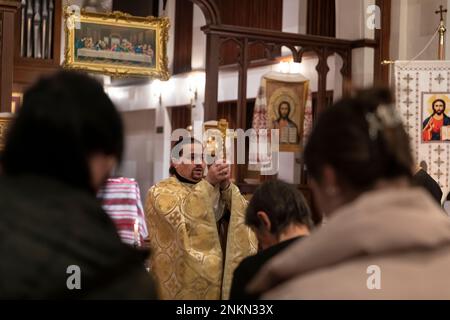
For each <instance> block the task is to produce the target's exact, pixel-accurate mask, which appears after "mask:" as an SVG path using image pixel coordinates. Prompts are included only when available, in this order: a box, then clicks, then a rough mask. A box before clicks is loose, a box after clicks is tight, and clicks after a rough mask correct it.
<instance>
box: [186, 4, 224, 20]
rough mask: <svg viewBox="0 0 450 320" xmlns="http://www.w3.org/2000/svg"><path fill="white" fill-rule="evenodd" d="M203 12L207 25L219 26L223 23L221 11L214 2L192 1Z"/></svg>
mask: <svg viewBox="0 0 450 320" xmlns="http://www.w3.org/2000/svg"><path fill="white" fill-rule="evenodd" d="M191 1H192V2H193V3H194V4H196V5H197V6H198V7H199V8H200V10H202V13H203V16H204V17H205V20H206V24H208V25H219V24H221V23H222V20H221V18H220V11H219V8H218V7H217V5H216V3H215V1H214V0H191Z"/></svg>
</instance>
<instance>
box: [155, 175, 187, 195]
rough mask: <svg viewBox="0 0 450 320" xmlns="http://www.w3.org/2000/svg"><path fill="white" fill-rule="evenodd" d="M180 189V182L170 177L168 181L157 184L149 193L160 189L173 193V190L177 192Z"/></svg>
mask: <svg viewBox="0 0 450 320" xmlns="http://www.w3.org/2000/svg"><path fill="white" fill-rule="evenodd" d="M179 187H180V182H179V181H178V180H177V179H176V178H174V177H169V178H167V179H164V180H161V181H160V182H158V183H157V184H155V185H153V186H152V187H150V189H149V192H152V191H156V190H159V189H166V190H168V191H171V190H176V189H178V188H179Z"/></svg>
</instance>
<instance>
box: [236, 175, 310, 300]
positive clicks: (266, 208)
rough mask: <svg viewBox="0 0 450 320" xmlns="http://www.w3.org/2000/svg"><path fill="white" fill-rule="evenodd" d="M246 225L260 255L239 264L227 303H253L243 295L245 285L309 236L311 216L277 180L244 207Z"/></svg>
mask: <svg viewBox="0 0 450 320" xmlns="http://www.w3.org/2000/svg"><path fill="white" fill-rule="evenodd" d="M245 218H246V219H245V222H246V224H247V225H248V226H249V227H251V228H252V230H253V231H254V232H255V234H256V237H257V238H258V244H259V246H260V249H261V251H260V252H258V253H257V254H256V255H254V256H250V257H247V258H245V259H244V260H242V262H241V263H240V265H239V266H238V267H237V268H236V270H235V272H234V276H233V282H232V285H231V292H230V300H249V299H257V298H258V296H257V295H252V294H249V293H248V292H247V291H246V287H247V284H248V283H250V280H252V278H253V276H254V275H255V274H257V273H258V271H259V269H260V268H261V267H262V266H263V265H264V264H265V263H266V262H267V261H269V260H270V259H271V258H273V257H274V256H276V255H277V254H278V253H280V252H282V251H283V250H284V249H286V248H287V247H288V246H289V245H291V244H292V243H294V242H296V241H299V239H301V238H302V237H304V236H306V235H308V234H309V231H310V230H311V228H312V226H313V222H312V218H311V212H310V210H309V208H308V205H307V204H306V200H305V199H304V198H303V196H302V194H301V193H300V192H299V191H298V190H297V189H295V188H294V187H292V186H291V185H289V184H287V183H285V182H282V181H277V180H272V181H268V182H265V183H264V184H262V185H261V186H260V187H258V189H256V191H255V193H254V194H253V197H252V199H251V200H250V203H249V205H248V207H247V212H246V217H245Z"/></svg>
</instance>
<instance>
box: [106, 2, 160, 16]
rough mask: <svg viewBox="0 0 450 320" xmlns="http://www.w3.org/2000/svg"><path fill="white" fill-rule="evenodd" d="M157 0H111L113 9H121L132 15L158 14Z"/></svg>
mask: <svg viewBox="0 0 450 320" xmlns="http://www.w3.org/2000/svg"><path fill="white" fill-rule="evenodd" d="M158 8H159V0H113V11H122V12H126V13H129V14H131V15H133V16H139V17H147V16H155V17H157V16H158Z"/></svg>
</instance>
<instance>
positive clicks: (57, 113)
mask: <svg viewBox="0 0 450 320" xmlns="http://www.w3.org/2000/svg"><path fill="white" fill-rule="evenodd" d="M122 152H123V124H122V120H121V117H120V114H119V112H118V111H117V110H116V108H115V106H114V104H113V103H112V101H111V100H110V99H109V97H108V96H107V95H106V93H105V91H104V89H103V87H102V85H101V84H100V83H99V82H98V81H96V80H95V79H93V78H92V77H89V76H87V75H85V74H81V73H75V72H69V71H61V72H58V73H56V74H54V75H52V76H49V77H45V78H41V79H40V80H39V81H38V82H37V83H36V84H34V85H33V86H32V87H31V88H30V89H29V90H28V91H27V92H26V93H25V95H24V99H23V105H22V106H21V108H20V110H19V112H18V115H17V118H16V119H15V121H14V122H13V125H12V126H11V129H10V131H9V133H8V135H7V141H6V146H5V150H4V153H3V157H2V167H3V172H4V173H5V174H7V175H22V174H29V175H36V176H46V177H51V178H54V179H57V180H60V181H63V182H66V183H67V184H70V185H72V186H75V187H79V188H83V189H86V190H89V191H91V192H93V191H94V190H93V189H92V187H91V180H90V179H91V178H90V171H89V166H88V158H89V156H90V155H92V154H95V153H102V154H105V155H112V156H115V157H116V158H117V160H118V161H120V160H121V158H122Z"/></svg>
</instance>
